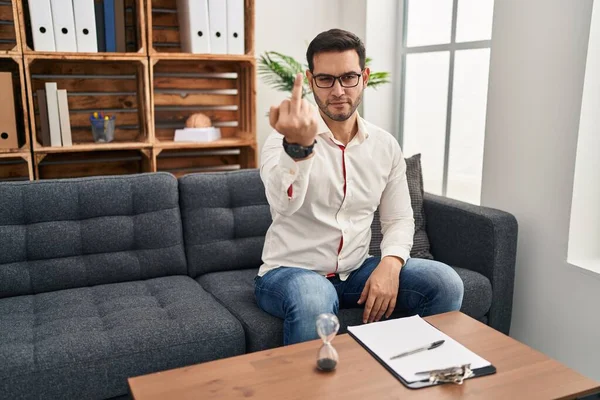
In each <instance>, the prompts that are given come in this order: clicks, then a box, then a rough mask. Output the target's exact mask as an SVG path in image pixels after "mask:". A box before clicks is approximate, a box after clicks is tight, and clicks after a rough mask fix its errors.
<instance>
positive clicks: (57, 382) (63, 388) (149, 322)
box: [0, 276, 245, 399]
mask: <svg viewBox="0 0 600 400" xmlns="http://www.w3.org/2000/svg"><path fill="white" fill-rule="evenodd" d="M0 328H1V329H0V359H1V360H3V361H2V362H1V363H0V393H2V396H6V398H9V399H17V398H19V399H20V398H36V399H37V398H61V399H69V398H73V399H81V398H109V397H114V396H118V395H124V394H127V392H128V389H127V378H128V377H133V376H137V375H143V374H147V373H150V372H156V371H161V370H166V369H171V368H176V367H180V366H185V365H191V364H195V363H199V362H203V361H208V360H214V359H218V358H223V357H229V356H234V355H238V354H243V353H244V351H245V343H244V331H243V329H242V327H241V325H240V323H239V322H238V321H237V320H236V319H235V318H234V317H233V316H232V315H231V314H230V313H229V312H228V311H227V310H226V309H225V308H224V307H222V306H221V305H220V304H219V303H218V302H217V301H216V300H215V299H214V298H213V297H212V296H211V295H210V294H208V293H207V292H206V291H205V290H203V289H202V287H201V286H200V285H199V284H198V283H197V282H196V281H194V280H193V279H192V278H190V277H187V276H170V277H161V278H155V279H150V280H145V281H133V282H122V283H113V284H108V285H100V286H92V287H85V288H74V289H66V290H61V291H55V292H47V293H40V294H36V295H28V296H18V297H9V298H4V299H0ZM2 396H0V397H2Z"/></svg>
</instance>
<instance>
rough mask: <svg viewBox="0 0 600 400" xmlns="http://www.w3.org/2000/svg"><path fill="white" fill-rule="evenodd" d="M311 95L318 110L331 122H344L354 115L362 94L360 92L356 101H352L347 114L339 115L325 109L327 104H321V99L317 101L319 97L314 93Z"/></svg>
mask: <svg viewBox="0 0 600 400" xmlns="http://www.w3.org/2000/svg"><path fill="white" fill-rule="evenodd" d="M313 95H314V97H315V102H316V103H317V105H318V106H319V109H320V110H321V111H322V112H323V113H324V114H325V115H327V116H328V117H329V118H330V119H331V120H332V121H346V120H347V119H348V118H350V117H351V116H352V114H354V111H356V109H357V108H358V106H359V105H360V103H361V102H362V97H363V92H362V91H361V92H360V95H359V96H358V97H357V99H356V101H354V102H353V103H352V105H351V108H350V111H348V113H341V114H340V113H338V114H334V113H332V112H331V111H329V110H328V108H327V103H326V102H325V103H324V102H322V101H321V99H319V97H318V96H317V95H316V93H314V92H313Z"/></svg>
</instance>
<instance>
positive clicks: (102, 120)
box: [90, 112, 115, 143]
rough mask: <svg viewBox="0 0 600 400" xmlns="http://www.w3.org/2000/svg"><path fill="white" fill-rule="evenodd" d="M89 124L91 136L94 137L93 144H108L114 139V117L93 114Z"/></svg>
mask: <svg viewBox="0 0 600 400" xmlns="http://www.w3.org/2000/svg"><path fill="white" fill-rule="evenodd" d="M90 123H91V124H92V135H93V136H94V142H97V143H104V142H106V143H108V142H112V141H113V139H114V138H115V116H114V115H113V116H112V117H111V116H108V115H103V114H102V113H100V114H98V113H97V112H95V113H94V114H93V115H91V116H90Z"/></svg>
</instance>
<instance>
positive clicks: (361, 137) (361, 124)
mask: <svg viewBox="0 0 600 400" xmlns="http://www.w3.org/2000/svg"><path fill="white" fill-rule="evenodd" d="M317 113H318V114H319V115H318V116H317V122H318V134H319V135H321V136H326V137H328V138H330V139H331V140H333V141H334V142H337V140H336V139H335V138H334V137H333V133H331V130H330V129H329V127H328V126H327V124H326V123H325V120H324V119H323V117H322V116H321V113H319V111H318V110H317ZM356 120H357V123H358V132H357V133H356V136H355V137H354V139H356V140H357V142H358V143H359V144H360V143H362V142H364V141H365V139H367V138H368V137H369V133H368V132H367V129H366V126H365V121H364V120H363V118H362V117H361V116H360V114H358V111H357V118H356Z"/></svg>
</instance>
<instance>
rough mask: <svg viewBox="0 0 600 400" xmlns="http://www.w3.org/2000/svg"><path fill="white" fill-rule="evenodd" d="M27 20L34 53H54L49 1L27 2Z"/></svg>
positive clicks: (33, 0)
mask: <svg viewBox="0 0 600 400" xmlns="http://www.w3.org/2000/svg"><path fill="white" fill-rule="evenodd" d="M29 18H30V22H31V33H32V36H33V49H34V50H36V51H56V45H55V42H54V24H53V23H52V8H51V7H50V0H29Z"/></svg>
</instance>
